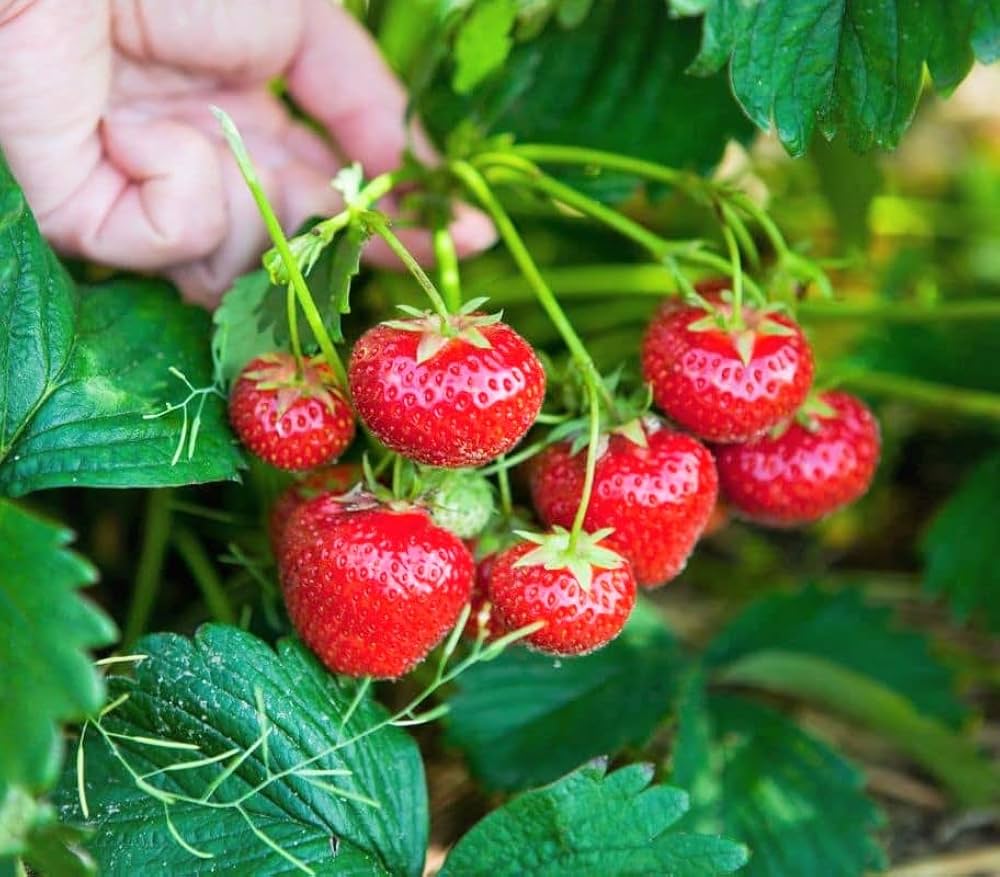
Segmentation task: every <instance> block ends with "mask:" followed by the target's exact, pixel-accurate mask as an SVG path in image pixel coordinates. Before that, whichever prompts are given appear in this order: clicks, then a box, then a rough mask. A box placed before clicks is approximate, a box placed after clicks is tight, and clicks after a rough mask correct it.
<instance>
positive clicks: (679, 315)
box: [642, 300, 813, 443]
mask: <svg viewBox="0 0 1000 877" xmlns="http://www.w3.org/2000/svg"><path fill="white" fill-rule="evenodd" d="M713 307H714V308H715V309H716V314H715V315H716V316H717V318H718V320H721V321H723V322H726V321H729V320H731V319H732V308H731V306H729V305H728V304H726V303H725V302H723V301H721V300H716V301H715V302H714V304H713ZM742 314H743V316H742V329H738V330H736V329H729V328H723V327H721V326H719V325H716V320H714V319H713V318H712V315H711V314H709V312H708V311H706V310H705V309H704V308H703V307H700V306H685V307H678V306H677V305H676V304H668V305H666V306H665V307H663V308H662V309H661V310H660V311H659V313H658V314H657V316H656V317H654V318H653V321H652V323H651V324H650V326H649V329H648V330H647V332H646V337H645V338H644V339H643V344H642V371H643V375H644V377H645V378H646V380H647V381H648V382H649V383H650V385H651V386H652V389H653V400H654V401H655V402H656V405H657V406H658V407H659V408H660V409H661V410H662V411H663V412H664V413H665V414H667V415H668V416H669V417H670V418H671V419H672V420H674V421H676V422H677V423H678V424H679V425H680V426H683V427H684V428H685V429H688V430H690V431H691V432H693V433H695V434H696V435H698V436H700V437H701V438H704V439H707V440H709V441H713V442H726V443H729V442H745V441H750V440H751V439H754V438H757V437H758V436H760V435H762V434H763V433H765V432H766V431H767V430H769V429H770V428H771V427H773V426H776V425H777V424H778V423H779V422H780V421H782V420H784V419H785V418H788V417H791V415H792V414H793V413H794V412H795V410H796V409H797V408H798V407H799V405H801V404H802V401H803V400H804V399H805V397H806V394H807V393H808V392H809V387H810V386H811V384H812V377H813V357H812V350H811V349H810V347H809V344H808V342H807V341H806V339H805V336H804V335H803V334H802V330H801V329H800V328H799V327H798V325H797V324H796V323H795V321H794V320H792V319H791V318H790V317H787V316H785V315H783V314H779V313H774V312H764V311H758V310H753V309H751V308H743V310H742Z"/></svg>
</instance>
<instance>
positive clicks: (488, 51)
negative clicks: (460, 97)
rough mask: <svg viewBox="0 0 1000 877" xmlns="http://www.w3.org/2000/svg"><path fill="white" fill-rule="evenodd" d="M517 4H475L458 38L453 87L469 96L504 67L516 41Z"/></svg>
mask: <svg viewBox="0 0 1000 877" xmlns="http://www.w3.org/2000/svg"><path fill="white" fill-rule="evenodd" d="M516 19H517V4H516V3H515V0H482V2H480V3H477V4H475V5H474V6H473V7H472V11H471V12H470V13H469V16H468V18H466V19H465V21H463V22H462V25H461V27H460V28H459V30H458V34H457V36H456V37H455V50H454V56H455V73H454V75H453V77H452V87H453V88H454V89H455V91H457V92H458V93H459V94H468V92H470V91H472V89H474V88H475V87H476V86H477V85H479V83H480V82H482V81H483V80H484V79H485V78H486V77H487V76H489V75H490V74H491V73H493V72H494V71H495V70H497V69H498V68H500V67H501V66H502V65H503V62H504V61H505V60H506V59H507V55H508V54H509V53H510V49H511V46H513V44H514V40H513V38H512V36H511V30H512V29H513V27H514V22H515V21H516Z"/></svg>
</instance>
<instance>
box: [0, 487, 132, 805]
mask: <svg viewBox="0 0 1000 877" xmlns="http://www.w3.org/2000/svg"><path fill="white" fill-rule="evenodd" d="M70 536H71V534H70V532H69V531H68V530H65V529H63V528H62V527H58V526H56V525H53V524H50V523H49V522H47V521H43V520H41V519H40V518H36V517H34V516H33V515H29V514H28V513H27V512H25V511H22V510H21V509H19V508H18V507H17V506H15V505H14V504H13V503H11V502H9V501H7V500H0V546H2V548H0V667H2V668H3V672H2V673H0V703H2V704H3V709H2V710H0V797H2V796H3V793H4V789H5V788H6V787H7V786H9V785H17V786H22V787H24V788H25V789H30V790H33V791H40V790H42V789H44V788H45V787H47V786H49V785H51V783H52V782H54V781H55V779H56V775H57V773H58V768H59V761H60V758H61V753H62V743H61V739H60V735H59V723H60V722H64V721H68V720H70V719H78V718H81V717H83V716H84V715H86V714H88V713H91V712H93V711H94V710H96V709H98V708H99V707H100V705H101V703H102V702H103V699H104V685H103V684H102V682H101V677H100V676H99V675H98V674H97V673H96V672H95V671H94V668H93V665H92V664H91V663H90V660H89V659H88V657H87V655H86V650H87V649H92V648H97V647H98V646H104V645H108V644H109V643H111V642H113V641H114V638H115V627H114V625H113V624H112V623H111V621H110V620H109V619H108V618H107V617H106V616H105V615H104V613H102V612H100V611H99V610H97V609H96V608H95V607H94V606H92V605H91V604H90V603H88V602H86V601H85V600H82V599H81V598H80V597H79V595H78V594H77V593H76V591H77V589H78V588H81V587H83V586H85V585H88V584H91V583H92V582H93V581H94V579H95V577H96V573H95V571H94V569H93V567H91V566H90V564H89V563H87V562H86V561H85V560H84V559H83V558H81V557H79V556H77V555H76V554H73V553H72V552H70V551H67V550H66V548H65V546H66V544H67V543H68V542H69V540H70Z"/></svg>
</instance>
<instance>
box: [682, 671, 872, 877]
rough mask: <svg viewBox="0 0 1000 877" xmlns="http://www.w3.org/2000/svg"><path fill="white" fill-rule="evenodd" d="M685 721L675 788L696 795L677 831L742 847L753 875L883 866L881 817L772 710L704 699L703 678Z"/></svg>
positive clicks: (846, 776)
mask: <svg viewBox="0 0 1000 877" xmlns="http://www.w3.org/2000/svg"><path fill="white" fill-rule="evenodd" d="M678 715H679V722H680V723H679V727H678V733H677V739H676V743H675V747H674V754H673V772H672V774H671V781H672V782H673V783H676V784H677V785H684V786H686V787H687V788H689V789H690V790H691V810H690V812H689V813H688V814H687V815H686V816H685V817H684V819H683V820H682V821H681V823H680V824H681V826H682V827H683V828H685V829H687V830H690V831H699V832H705V833H723V834H725V835H726V836H727V837H731V838H733V839H734V840H737V841H740V842H742V843H745V844H746V845H747V846H748V847H749V848H750V851H751V856H750V862H749V864H748V865H747V867H746V870H745V873H746V874H747V875H752V877H786V875H789V874H823V875H824V877H857V875H858V874H862V873H865V871H866V870H867V869H868V868H878V867H881V866H882V865H883V864H884V857H883V855H882V851H881V849H880V848H879V845H878V843H877V842H876V840H875V838H874V836H873V833H874V830H875V829H876V828H877V827H878V826H879V825H880V823H881V821H882V818H881V814H880V813H879V811H878V809H877V808H876V807H875V805H874V804H873V803H872V802H871V801H870V800H868V798H867V797H865V794H864V792H863V791H862V786H863V779H862V777H861V775H860V774H859V773H858V772H857V771H856V770H855V769H854V768H853V767H852V766H851V765H850V764H848V763H847V762H846V761H844V759H842V758H841V757H840V756H839V755H837V754H836V753H835V752H833V750H831V749H829V748H828V747H827V746H826V745H824V744H823V743H821V742H819V741H818V740H816V739H814V738H813V737H811V736H810V735H808V734H806V733H805V732H804V731H802V730H801V729H799V728H798V727H797V726H796V725H795V724H794V723H793V722H791V721H790V720H789V719H787V718H785V717H784V716H783V715H781V714H780V713H778V712H775V711H774V710H771V709H768V708H766V707H762V706H758V705H756V704H753V703H751V702H749V701H747V700H745V699H743V698H739V697H732V696H711V697H708V698H706V697H705V694H704V690H703V688H702V686H701V684H700V682H699V680H698V678H697V676H695V677H692V679H691V680H689V684H688V685H687V686H686V689H685V696H684V697H683V698H682V699H681V701H680V703H679V704H678Z"/></svg>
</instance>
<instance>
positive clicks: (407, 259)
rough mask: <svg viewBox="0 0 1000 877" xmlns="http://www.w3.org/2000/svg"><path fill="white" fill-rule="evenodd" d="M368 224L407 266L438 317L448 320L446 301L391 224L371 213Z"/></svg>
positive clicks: (367, 219) (379, 215)
mask: <svg viewBox="0 0 1000 877" xmlns="http://www.w3.org/2000/svg"><path fill="white" fill-rule="evenodd" d="M366 222H367V223H368V226H369V228H371V230H372V231H373V232H375V233H376V234H377V235H378V236H379V237H381V238H382V239H383V240H384V241H385V242H386V243H387V244H388V245H389V249H390V250H392V251H393V253H395V254H396V256H397V258H398V259H399V261H400V262H402V263H403V264H404V265H405V266H406V268H407V270H408V271H409V272H410V273H411V274H412V275H413V277H414V278H415V279H416V281H417V283H419V284H420V286H421V288H422V289H423V290H424V292H425V293H427V298H429V299H430V302H431V305H432V307H433V308H434V310H435V311H436V312H437V313H438V315H439V316H441V317H442V318H444V319H445V320H447V318H448V307H447V305H445V303H444V299H443V298H441V293H440V292H438V290H437V287H436V286H435V285H434V282H433V281H432V280H431V279H430V277H428V276H427V272H425V271H424V269H423V268H421V267H420V265H419V264H418V263H417V260H416V259H414V258H413V256H412V255H410V251H409V250H407V249H406V247H405V246H404V245H403V242H402V241H401V240H400V239H399V238H398V237H396V235H395V234H394V233H393V231H392V229H390V228H389V223H388V222H387V221H386V219H385V217H383V216H382V215H381V214H378V213H371V214H368V215H367V216H366Z"/></svg>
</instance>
